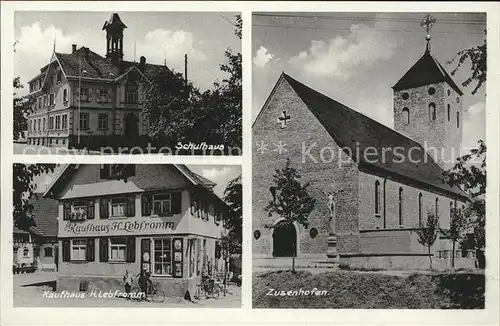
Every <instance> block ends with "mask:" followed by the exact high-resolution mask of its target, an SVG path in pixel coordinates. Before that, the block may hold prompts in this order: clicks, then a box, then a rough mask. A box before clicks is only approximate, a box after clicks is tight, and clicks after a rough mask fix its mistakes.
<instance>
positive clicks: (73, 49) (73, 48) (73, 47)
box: [71, 44, 76, 53]
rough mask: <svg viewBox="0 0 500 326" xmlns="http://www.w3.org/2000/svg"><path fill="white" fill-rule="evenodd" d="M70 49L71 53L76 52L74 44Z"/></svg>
mask: <svg viewBox="0 0 500 326" xmlns="http://www.w3.org/2000/svg"><path fill="white" fill-rule="evenodd" d="M71 48H72V51H71V53H75V52H76V44H71Z"/></svg>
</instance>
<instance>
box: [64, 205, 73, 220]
mask: <svg viewBox="0 0 500 326" xmlns="http://www.w3.org/2000/svg"><path fill="white" fill-rule="evenodd" d="M63 205H64V212H63V220H64V221H67V220H69V219H70V215H71V203H70V202H64V204H63Z"/></svg>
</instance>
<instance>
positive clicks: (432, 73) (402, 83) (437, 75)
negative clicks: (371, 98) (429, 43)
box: [392, 48, 463, 95]
mask: <svg viewBox="0 0 500 326" xmlns="http://www.w3.org/2000/svg"><path fill="white" fill-rule="evenodd" d="M443 81H445V82H447V83H448V85H450V87H451V88H453V89H454V90H455V91H456V92H457V93H458V94H460V95H463V92H462V91H461V90H460V88H459V87H458V86H457V84H455V82H454V81H453V79H451V77H450V75H449V74H448V72H447V71H446V70H445V69H444V68H443V66H441V64H440V63H439V61H437V59H436V58H434V56H433V55H432V54H431V52H430V50H429V48H427V49H426V50H425V53H424V55H422V56H421V57H420V59H418V61H417V62H416V63H415V64H414V65H413V66H412V67H411V68H410V69H409V70H408V71H407V72H406V74H404V75H403V77H401V79H400V80H399V81H398V82H397V83H396V85H394V86H393V87H392V89H393V90H395V91H399V90H403V89H408V88H414V87H419V86H424V85H430V84H435V83H440V82H443Z"/></svg>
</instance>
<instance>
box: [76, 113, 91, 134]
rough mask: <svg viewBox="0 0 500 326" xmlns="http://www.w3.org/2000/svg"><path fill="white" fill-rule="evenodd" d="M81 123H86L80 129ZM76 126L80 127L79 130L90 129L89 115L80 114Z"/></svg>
mask: <svg viewBox="0 0 500 326" xmlns="http://www.w3.org/2000/svg"><path fill="white" fill-rule="evenodd" d="M82 117H85V119H82ZM82 121H86V122H87V123H86V126H83V127H82ZM84 125H85V124H84ZM78 126H79V127H80V129H83V130H87V129H89V128H90V114H89V113H88V112H82V113H80V115H79V119H78Z"/></svg>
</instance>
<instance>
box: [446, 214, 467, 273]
mask: <svg viewBox="0 0 500 326" xmlns="http://www.w3.org/2000/svg"><path fill="white" fill-rule="evenodd" d="M466 226H467V220H466V218H465V215H464V213H463V212H462V211H461V210H459V209H457V208H453V209H452V210H451V221H450V237H451V241H452V242H453V249H452V252H453V254H452V256H451V257H452V258H451V267H452V268H455V246H456V243H457V241H459V240H460V239H461V238H462V236H463V231H464V228H465V227H466Z"/></svg>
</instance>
